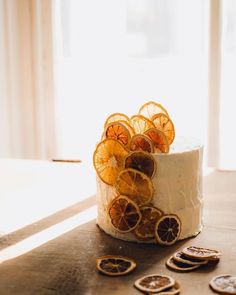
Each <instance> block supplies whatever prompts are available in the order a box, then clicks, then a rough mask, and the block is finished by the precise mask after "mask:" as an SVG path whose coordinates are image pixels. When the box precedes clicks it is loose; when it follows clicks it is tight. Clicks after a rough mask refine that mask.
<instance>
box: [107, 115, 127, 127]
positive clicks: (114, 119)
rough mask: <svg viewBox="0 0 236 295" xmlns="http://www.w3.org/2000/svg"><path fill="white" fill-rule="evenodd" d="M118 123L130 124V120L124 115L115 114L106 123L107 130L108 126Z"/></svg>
mask: <svg viewBox="0 0 236 295" xmlns="http://www.w3.org/2000/svg"><path fill="white" fill-rule="evenodd" d="M117 121H125V122H127V123H130V119H129V117H128V116H127V115H125V114H123V113H114V114H111V115H110V116H109V117H108V118H107V119H106V122H105V124H104V128H106V126H107V125H108V124H110V123H112V122H117Z"/></svg>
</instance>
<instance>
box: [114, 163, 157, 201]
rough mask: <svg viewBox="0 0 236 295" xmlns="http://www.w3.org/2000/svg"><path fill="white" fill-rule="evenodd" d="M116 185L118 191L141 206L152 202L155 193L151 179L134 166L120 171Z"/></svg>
mask: <svg viewBox="0 0 236 295" xmlns="http://www.w3.org/2000/svg"><path fill="white" fill-rule="evenodd" d="M115 187H116V190H117V192H118V193H120V194H121V195H125V196H128V197H129V198H130V199H131V200H132V201H134V202H135V203H136V204H138V205H139V206H142V205H146V204H148V203H150V202H151V200H152V197H153V193H154V187H153V184H152V181H151V179H150V178H149V177H148V176H147V175H145V174H144V173H142V172H140V171H137V170H134V169H132V168H128V169H124V170H122V171H121V172H120V173H119V175H118V177H117V179H116V183H115Z"/></svg>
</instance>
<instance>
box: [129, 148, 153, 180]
mask: <svg viewBox="0 0 236 295" xmlns="http://www.w3.org/2000/svg"><path fill="white" fill-rule="evenodd" d="M125 168H133V169H135V170H138V171H140V172H143V173H144V174H146V175H147V176H149V177H153V175H154V173H155V171H156V162H155V160H154V158H153V156H152V155H150V154H149V153H145V152H131V153H130V154H129V155H128V156H127V157H126V158H125Z"/></svg>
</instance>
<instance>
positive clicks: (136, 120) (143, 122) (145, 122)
mask: <svg viewBox="0 0 236 295" xmlns="http://www.w3.org/2000/svg"><path fill="white" fill-rule="evenodd" d="M130 123H131V126H132V127H133V129H134V132H135V133H136V134H138V133H141V134H142V133H144V132H145V131H147V130H148V129H150V128H154V127H155V125H154V123H152V121H150V120H149V119H147V118H145V117H144V116H142V115H134V116H132V117H131V118H130Z"/></svg>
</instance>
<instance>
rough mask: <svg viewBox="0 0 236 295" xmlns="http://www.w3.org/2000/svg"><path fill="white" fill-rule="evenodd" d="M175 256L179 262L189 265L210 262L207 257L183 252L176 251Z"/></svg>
mask: <svg viewBox="0 0 236 295" xmlns="http://www.w3.org/2000/svg"><path fill="white" fill-rule="evenodd" d="M173 258H174V260H175V261H177V262H182V263H185V264H188V265H204V264H207V263H208V260H207V259H199V258H193V257H188V256H186V255H185V254H184V253H183V252H176V253H175V254H174V255H173Z"/></svg>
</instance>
